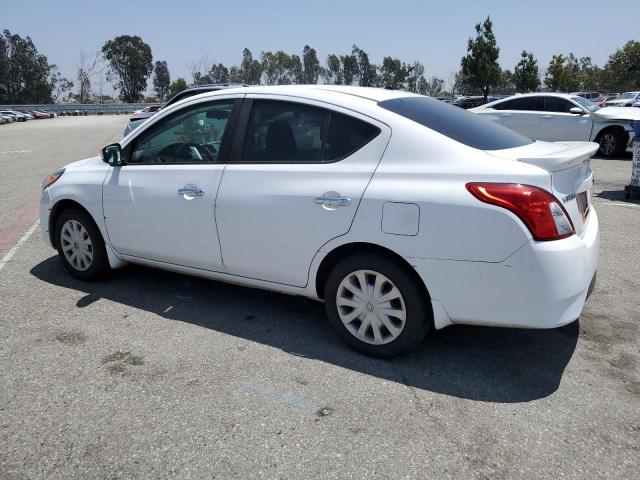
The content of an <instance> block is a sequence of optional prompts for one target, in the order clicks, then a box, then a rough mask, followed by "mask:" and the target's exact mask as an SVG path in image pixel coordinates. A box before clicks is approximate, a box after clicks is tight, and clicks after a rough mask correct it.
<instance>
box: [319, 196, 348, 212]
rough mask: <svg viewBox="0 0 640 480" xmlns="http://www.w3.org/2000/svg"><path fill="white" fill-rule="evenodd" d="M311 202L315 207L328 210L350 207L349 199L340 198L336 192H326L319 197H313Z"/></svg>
mask: <svg viewBox="0 0 640 480" xmlns="http://www.w3.org/2000/svg"><path fill="white" fill-rule="evenodd" d="M313 202H314V203H315V204H317V205H322V206H323V207H324V208H325V209H328V210H335V209H336V208H338V207H346V206H349V205H351V199H350V198H349V197H342V196H340V194H339V193H336V192H327V193H325V194H324V195H322V196H321V197H315V198H314V199H313Z"/></svg>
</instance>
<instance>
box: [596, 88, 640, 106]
mask: <svg viewBox="0 0 640 480" xmlns="http://www.w3.org/2000/svg"><path fill="white" fill-rule="evenodd" d="M638 102H640V92H625V93H621V94H620V95H618V96H617V97H616V98H614V99H612V100H607V101H606V102H604V105H603V107H633V106H634V104H635V103H638Z"/></svg>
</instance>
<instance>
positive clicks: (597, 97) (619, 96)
mask: <svg viewBox="0 0 640 480" xmlns="http://www.w3.org/2000/svg"><path fill="white" fill-rule="evenodd" d="M570 95H575V96H578V97H582V98H586V99H587V100H591V101H592V102H593V103H595V104H596V105H597V106H598V107H640V91H638V92H624V93H600V92H573V93H571V94H570ZM507 96H508V95H490V96H488V97H487V101H485V100H484V97H483V96H478V95H475V96H466V97H458V98H453V97H436V98H437V99H438V100H442V101H444V102H447V103H450V104H452V105H455V106H456V107H460V108H464V109H465V110H467V109H470V108H475V107H480V106H481V105H484V104H486V103H491V102H495V101H498V100H502V99H503V98H507Z"/></svg>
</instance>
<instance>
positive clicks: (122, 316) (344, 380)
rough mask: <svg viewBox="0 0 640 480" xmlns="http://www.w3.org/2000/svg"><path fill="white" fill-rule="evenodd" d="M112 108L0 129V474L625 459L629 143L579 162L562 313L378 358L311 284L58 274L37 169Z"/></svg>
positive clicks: (631, 351)
mask: <svg viewBox="0 0 640 480" xmlns="http://www.w3.org/2000/svg"><path fill="white" fill-rule="evenodd" d="M125 123H126V118H125V117H86V118H85V117H75V118H56V119H51V120H41V121H32V122H27V123H26V124H13V125H7V126H0V175H1V179H0V184H1V185H2V189H1V190H0V202H1V204H0V205H1V207H0V240H1V242H0V261H2V259H3V258H5V257H6V256H7V254H8V253H11V256H10V258H9V259H8V260H7V261H5V262H4V267H3V268H2V269H0V478H1V479H23V478H24V479H26V478H29V479H41V478H42V479H44V478H46V479H63V478H64V479H69V478H77V479H90V478H110V479H117V478H194V479H203V478H242V479H248V478H269V479H271V478H288V479H289V478H301V479H308V478H336V479H344V478H357V479H361V478H369V477H371V478H373V477H375V478H410V479H415V478H434V479H436V478H437V479H447V478H452V479H453V478H455V479H459V478H470V479H471V478H474V479H475V478H478V479H485V478H486V479H489V478H490V479H501V478H531V479H543V478H544V479H547V478H548V479H558V478H571V479H599V478H602V479H614V478H615V479H637V478H640V451H639V450H640V374H639V361H640V347H639V346H640V342H639V334H640V326H639V323H640V313H639V311H640V295H639V292H640V197H636V198H635V199H632V200H630V201H626V200H625V199H624V196H623V194H622V188H623V186H624V184H626V182H627V181H628V179H629V177H630V171H631V161H630V157H625V158H623V159H620V160H601V159H595V160H593V162H592V167H593V170H594V173H595V179H596V184H595V192H594V197H593V205H594V207H595V208H596V210H597V212H598V215H599V217H600V226H601V234H602V251H601V260H600V267H599V271H598V283H597V285H596V288H595V290H594V292H593V294H592V296H591V298H590V299H589V300H588V302H587V305H586V307H585V310H584V313H583V315H582V317H581V318H580V319H579V320H578V321H576V322H574V323H572V324H570V325H568V326H566V327H563V328H559V329H555V330H546V331H532V330H515V329H497V328H480V327H465V326H453V327H449V328H446V329H444V330H442V331H440V332H437V333H436V334H435V335H433V336H431V337H430V338H429V339H428V340H427V341H425V343H424V344H423V345H422V346H421V348H420V349H419V350H417V351H416V352H414V353H412V354H410V355H408V356H405V357H402V358H399V359H395V360H391V361H389V360H377V359H371V358H368V357H364V356H362V355H359V354H357V353H355V352H353V351H351V350H349V349H348V348H346V347H345V346H344V345H343V344H342V343H340V341H339V339H338V337H337V336H336V335H335V334H334V332H333V331H332V330H331V327H330V325H329V323H328V321H327V320H326V318H325V315H324V307H323V305H322V304H320V303H317V302H313V301H311V300H306V299H303V298H297V297H291V296H284V295H280V294H276V293H270V292H266V291H261V290H253V289H248V288H243V287H238V286H232V285H227V284H223V283H218V282H212V281H207V280H203V279H199V278H192V277H188V276H184V275H178V274H174V273H168V272H162V271H157V270H152V269H147V268H142V267H133V266H132V267H127V268H125V269H122V270H119V271H116V272H114V274H113V275H112V276H111V277H110V278H108V279H106V280H104V281H100V282H92V283H83V282H80V281H78V280H75V279H73V278H72V277H71V276H69V275H68V274H67V273H66V271H65V270H64V269H63V267H62V264H61V263H60V262H59V260H58V259H57V258H56V255H55V252H54V251H53V250H52V249H50V248H49V247H46V246H45V245H44V244H43V242H42V240H41V238H40V231H39V228H37V227H34V225H35V224H36V223H35V222H36V216H35V213H34V212H35V211H34V210H33V206H34V205H35V204H36V203H37V201H38V198H39V194H40V181H41V178H42V177H43V176H44V175H46V174H48V173H50V172H51V171H53V170H55V169H56V168H57V167H60V166H62V165H64V164H65V163H67V162H70V161H73V160H77V159H81V158H83V157H86V156H89V155H93V154H95V153H96V152H97V150H98V148H99V147H100V146H102V145H104V144H106V143H107V142H109V141H111V140H112V139H115V138H118V135H119V134H120V133H121V132H122V129H123V128H124V125H125ZM30 230H31V231H32V232H33V233H31V234H30V235H27V234H28V233H29V231H30Z"/></svg>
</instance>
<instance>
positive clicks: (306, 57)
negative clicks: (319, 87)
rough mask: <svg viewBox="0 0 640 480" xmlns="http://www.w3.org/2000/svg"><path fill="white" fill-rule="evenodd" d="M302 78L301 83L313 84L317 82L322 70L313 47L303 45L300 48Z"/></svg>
mask: <svg viewBox="0 0 640 480" xmlns="http://www.w3.org/2000/svg"><path fill="white" fill-rule="evenodd" d="M302 65H303V68H302V79H303V83H305V84H308V85H313V84H316V83H318V77H319V76H320V73H321V72H322V68H321V67H320V62H319V61H318V55H317V53H316V50H315V48H311V47H310V46H309V45H305V46H304V48H303V49H302Z"/></svg>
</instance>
